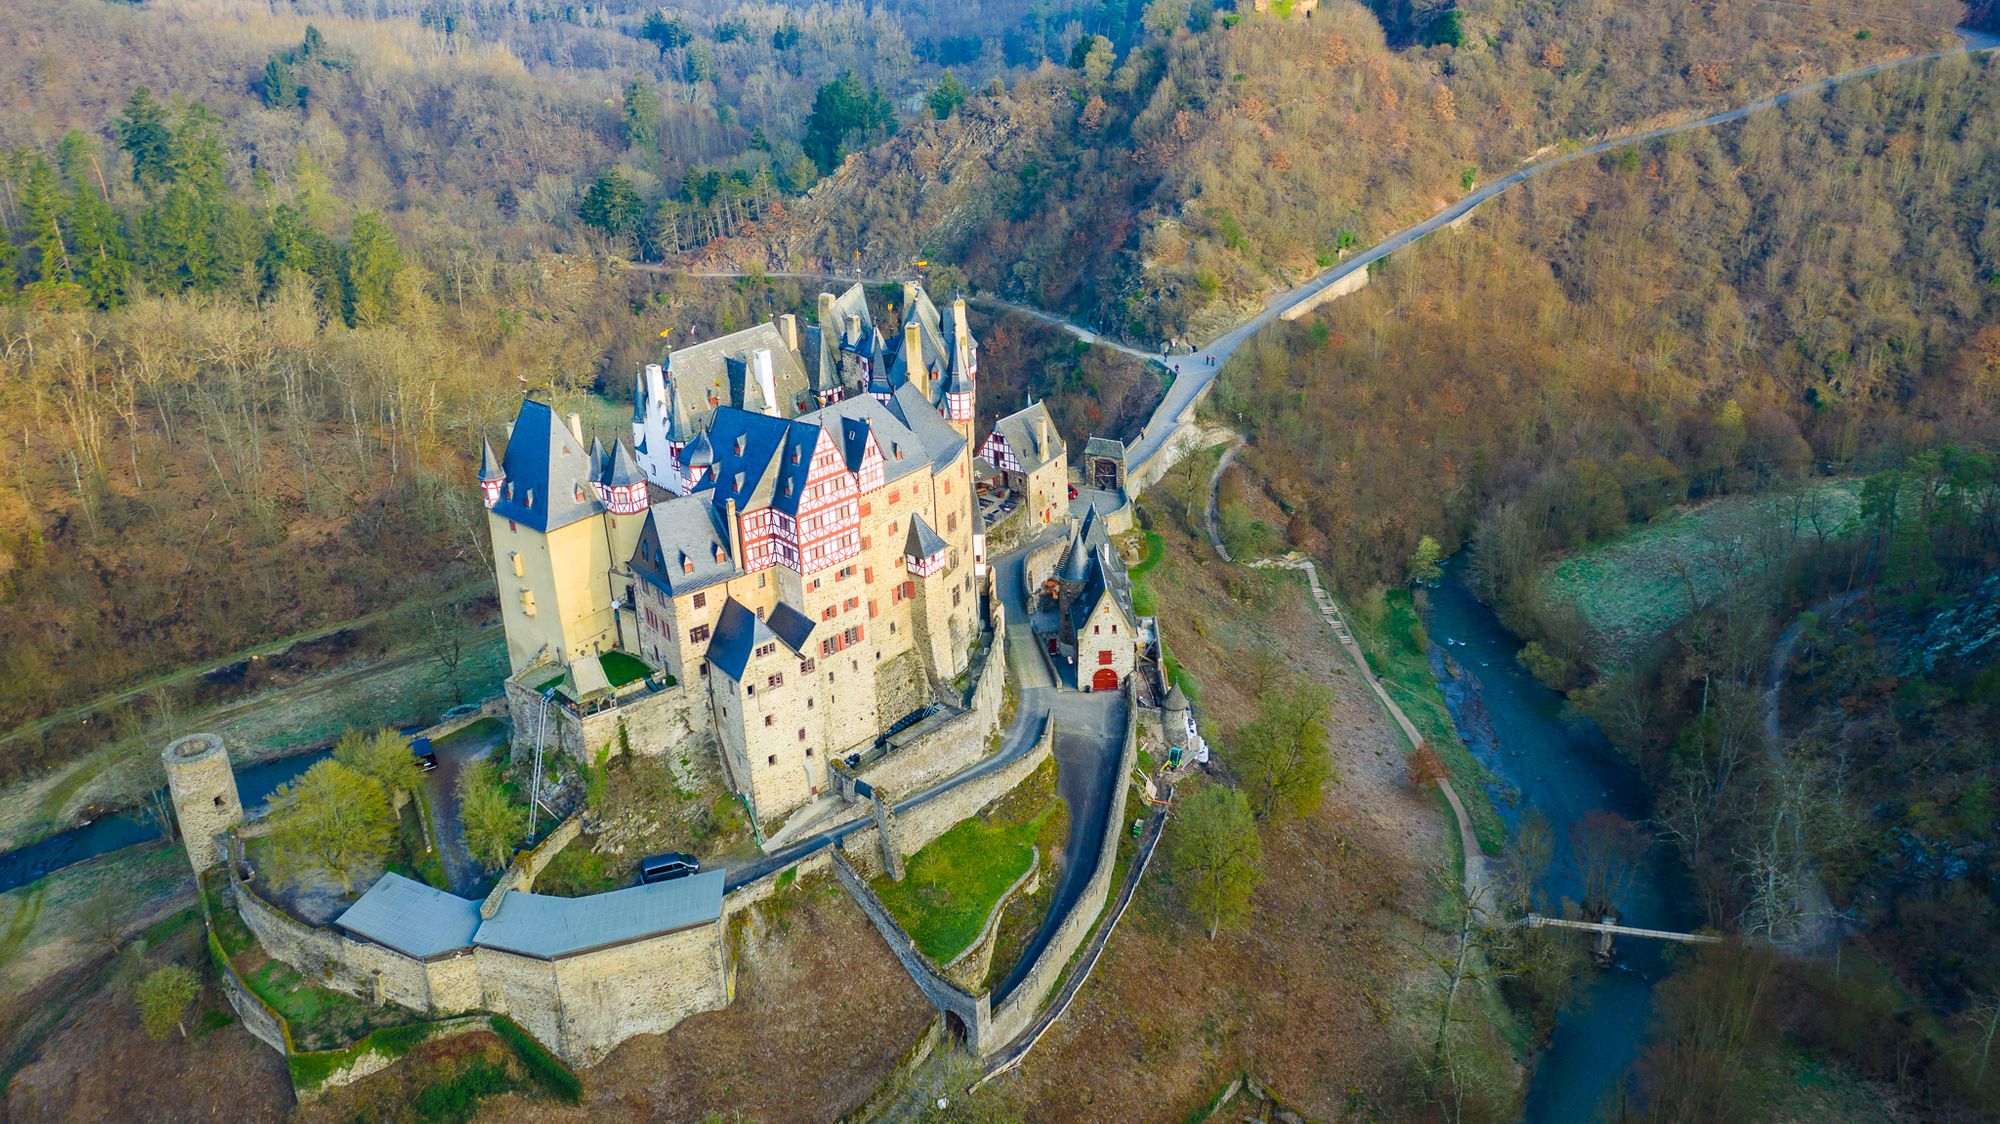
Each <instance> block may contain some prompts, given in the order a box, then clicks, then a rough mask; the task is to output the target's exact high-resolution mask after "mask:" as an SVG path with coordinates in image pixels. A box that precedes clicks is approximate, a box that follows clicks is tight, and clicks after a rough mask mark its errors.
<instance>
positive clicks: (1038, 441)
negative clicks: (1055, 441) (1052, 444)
mask: <svg viewBox="0 0 2000 1124" xmlns="http://www.w3.org/2000/svg"><path fill="white" fill-rule="evenodd" d="M1035 452H1036V454H1038V455H1040V456H1042V457H1044V458H1046V457H1047V456H1048V455H1049V415H1048V414H1047V413H1046V412H1044V413H1040V414H1036V415H1035Z"/></svg>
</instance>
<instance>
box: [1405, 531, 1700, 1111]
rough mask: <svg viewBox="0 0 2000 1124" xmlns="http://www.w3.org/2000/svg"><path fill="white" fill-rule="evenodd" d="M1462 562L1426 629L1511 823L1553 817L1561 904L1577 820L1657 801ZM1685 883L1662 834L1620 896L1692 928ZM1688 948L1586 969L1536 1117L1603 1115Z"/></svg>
mask: <svg viewBox="0 0 2000 1124" xmlns="http://www.w3.org/2000/svg"><path fill="white" fill-rule="evenodd" d="M1465 561H1466V560H1465V556H1464V554H1462V553H1461V554H1460V555H1458V556H1457V557H1455V558H1453V559H1452V560H1451V561H1450V562H1449V563H1448V564H1447V565H1446V567H1445V573H1444V577H1443V578H1442V579H1441V580H1440V581H1439V582H1438V585H1437V587H1436V588H1435V589H1433V590H1431V591H1430V594H1429V606H1428V608H1427V609H1426V610H1425V612H1424V626H1425V629H1426V631H1428V633H1429V634H1430V660H1431V670H1432V672H1433V673H1434V674H1435V675H1436V676H1437V681H1438V686H1439V688H1440V689H1442V690H1443V692H1444V696H1445V702H1446V704H1447V705H1448V706H1449V707H1450V710H1451V715H1452V720H1453V721H1454V722H1455V723H1456V724H1457V726H1458V731H1459V736H1460V737H1462V738H1463V739H1464V740H1465V744H1466V745H1467V747H1468V748H1470V749H1471V751H1472V754H1473V756H1474V757H1476V758H1478V759H1479V761H1480V762H1481V763H1482V764H1484V765H1485V766H1486V767H1487V768H1488V769H1490V770H1492V772H1493V773H1494V774H1496V775H1497V776H1498V777H1499V778H1500V780H1501V782H1502V783H1501V784H1499V785H1496V786H1494V787H1493V788H1492V789H1490V790H1489V791H1490V792H1491V793H1492V795H1493V799H1494V804H1495V806H1496V807H1497V808H1498V809H1499V811H1500V816H1501V818H1502V819H1503V820H1504V821H1505V822H1506V824H1507V827H1508V829H1509V831H1510V832H1511V831H1512V830H1514V829H1515V828H1517V827H1518V826H1519V825H1520V823H1521V821H1522V820H1523V819H1524V818H1526V817H1527V816H1528V815H1529V814H1531V813H1532V812H1535V811H1539V812H1541V813H1542V814H1543V815H1544V816H1546V817H1547V819H1548V821H1549V827H1550V830H1551V834H1552V835H1553V837H1554V839H1553V842H1554V855H1553V858H1552V861H1551V863H1550V868H1549V871H1548V873H1547V875H1546V876H1545V877H1544V878H1543V879H1542V881H1541V883H1540V889H1541V891H1542V892H1543V893H1544V894H1545V895H1546V897H1547V900H1546V901H1545V902H1541V903H1538V905H1537V909H1538V910H1540V911H1542V912H1546V913H1551V914H1554V913H1559V912H1560V911H1561V908H1562V901H1563V899H1564V898H1570V899H1577V898H1580V897H1581V896H1582V892H1581V888H1580V883H1579V879H1578V874H1577V868H1576V864H1575V861H1574V855H1573V852H1572V849H1571V843H1570V836H1571V832H1572V830H1573V829H1574V828H1575V826H1576V825H1577V824H1578V822H1579V821H1581V820H1582V818H1583V817H1584V816H1585V815H1586V814H1587V813H1589V812H1591V811H1593V810H1597V809H1603V810H1606V811H1610V812H1615V813H1617V814H1618V815H1621V816H1624V817H1625V818H1627V819H1629V820H1633V821H1635V822H1639V821H1643V820H1645V819H1646V817H1647V816H1649V815H1650V814H1651V800H1650V798H1649V796H1648V794H1647V791H1646V787H1645V785H1644V783H1643V782H1642V781H1641V780H1640V777H1639V774H1638V772H1637V771H1636V770H1634V769H1633V768H1632V767H1630V766H1629V765H1627V764H1626V763H1625V762H1624V761H1623V760H1621V759H1620V758H1619V757H1618V756H1617V754H1616V752H1615V751H1614V750H1613V749H1612V748H1611V746H1610V744H1609V743H1607V742H1606V741H1605V739H1604V736H1603V735H1602V734H1601V733H1599V732H1598V730H1597V727H1596V726H1595V725H1594V724H1592V723H1589V722H1587V721H1575V722H1572V721H1569V720H1567V719H1565V717H1564V715H1563V698H1562V696H1561V695H1559V694H1557V693H1555V692H1554V691H1551V690H1549V689H1548V688H1546V687H1544V686H1542V685H1541V684H1540V683H1538V682H1536V680H1535V678H1534V677H1533V676H1531V675H1529V674H1528V673H1527V672H1526V671H1525V670H1523V669H1522V668H1521V666H1520V664H1518V663H1517V662H1515V659H1514V653H1515V652H1516V651H1517V650H1518V649H1519V648H1520V641H1519V640H1518V639H1517V638H1516V637H1515V636H1514V635H1513V634H1512V633H1510V632H1508V631H1507V630H1506V628H1505V627H1504V626H1502V625H1501V623H1500V620H1499V618H1498V617H1496V616H1494V614H1493V611H1492V610H1491V609H1489V608H1487V607H1486V606H1485V605H1483V604H1481V603H1480V602H1479V600H1478V599H1477V598H1475V597H1474V596H1473V595H1472V591H1471V590H1470V589H1469V588H1467V586H1466V584H1465ZM1454 671H1456V674H1454ZM1685 883H1686V875H1685V871H1684V869H1683V868H1682V866H1681V863H1680V859H1679V856H1678V855H1676V854H1675V853H1674V850H1673V848H1671V847H1670V846H1668V845H1666V844H1663V843H1662V844H1655V845H1654V847H1653V848H1652V850H1651V851H1650V852H1649V853H1648V855H1647V857H1646V861H1645V862H1644V863H1643V864H1642V867H1641V869H1640V870H1639V872H1638V873H1637V874H1636V875H1635V876H1634V877H1633V878H1632V880H1631V883H1630V885H1629V887H1628V888H1627V889H1626V890H1625V892H1624V893H1623V895H1622V896H1620V897H1619V899H1618V902H1617V904H1618V906H1619V920H1620V921H1621V922H1622V923H1624V924H1628V925H1637V926H1640V927H1644V928H1657V929H1677V930H1688V929H1692V928H1694V927H1695V926H1696V925H1697V924H1699V923H1700V917H1699V910H1698V909H1697V907H1696V906H1695V905H1694V904H1693V902H1692V899H1691V897H1690V895H1688V894H1687V893H1686V892H1685V891H1684V889H1683V887H1684V886H1685ZM1578 939H1579V940H1587V939H1589V938H1588V937H1587V936H1585V935H1579V936H1578ZM1678 955H1680V953H1679V951H1678V949H1677V948H1675V947H1670V946H1668V945H1666V944H1665V943H1664V942H1659V941H1644V940H1620V941H1619V942H1617V944H1616V945H1615V946H1614V948H1613V957H1612V960H1613V962H1612V964H1611V966H1610V967H1609V968H1602V969H1600V968H1587V969H1586V970H1585V971H1586V974H1585V976H1584V977H1583V978H1581V979H1579V980H1578V981H1577V987H1576V991H1575V993H1574V995H1573V996H1572V998H1571V1000H1570V1002H1569V1004H1568V1005H1567V1006H1565V1007H1564V1009H1563V1010H1562V1012H1561V1014H1559V1015H1558V1016H1557V1019H1556V1026H1555V1032H1554V1034H1553V1036H1552V1037H1551V1039H1550V1041H1549V1043H1548V1045H1547V1047H1546V1048H1545V1049H1544V1050H1543V1051H1542V1052H1541V1053H1540V1054H1539V1055H1538V1058H1537V1063H1536V1066H1535V1070H1534V1074H1533V1076H1532V1077H1531V1079H1530V1081H1529V1085H1528V1098H1527V1109H1526V1119H1527V1120H1529V1121H1534V1122H1539V1121H1565V1122H1568V1121H1579V1120H1594V1119H1600V1118H1603V1117H1604V1116H1605V1115H1606V1114H1607V1112H1608V1110H1609V1109H1610V1107H1611V1106H1612V1104H1613V1103H1614V1101H1613V1098H1614V1097H1615V1096H1616V1094H1617V1090H1618V1087H1619V1084H1620V1081H1621V1079H1622V1078H1623V1077H1624V1075H1625V1071H1626V1070H1627V1068H1628V1067H1629V1066H1630V1065H1631V1064H1632V1062H1633V1061H1634V1060H1636V1059H1637V1058H1638V1056H1639V1053H1640V1051H1641V1049H1642V1048H1643V1047H1644V1046H1645V1044H1646V1040H1647V1036H1648V1032H1649V1029H1650V1026H1651V1021H1652V1016H1653V985H1654V984H1655V983H1656V982H1657V981H1659V980H1660V979H1661V978H1663V977H1664V976H1666V975H1667V974H1668V973H1669V972H1671V971H1672V970H1673V964H1674V958H1675V957H1676V956H1678Z"/></svg>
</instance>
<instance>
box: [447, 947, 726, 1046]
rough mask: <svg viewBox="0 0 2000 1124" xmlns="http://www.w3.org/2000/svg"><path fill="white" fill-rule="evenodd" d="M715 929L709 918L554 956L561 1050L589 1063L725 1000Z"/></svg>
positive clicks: (483, 952)
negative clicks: (639, 1036) (675, 929)
mask: <svg viewBox="0 0 2000 1124" xmlns="http://www.w3.org/2000/svg"><path fill="white" fill-rule="evenodd" d="M723 929H724V927H723V924H722V921H721V919H717V920H715V921H711V922H708V923H706V924H702V925H696V926H693V927H691V928H687V929H682V930H679V931H678V932H673V933H662V934H660V935H659V936H656V937H650V938H648V939H646V940H643V941H634V942H632V943H631V944H624V945H618V946H615V947H612V948H606V949H600V950H598V951H596V952H587V953H583V954H581V955H578V956H566V957H563V958H562V959H561V960H558V961H556V962H555V966H556V980H557V984H558V986H559V988H560V992H559V994H560V1000H561V1010H562V1022H563V1039H564V1047H565V1049H564V1050H563V1052H562V1053H563V1057H564V1058H566V1059H568V1060H569V1061H571V1062H575V1063H578V1064H581V1065H596V1064H597V1063H598V1062H599V1061H602V1060H603V1058H604V1056H605V1055H606V1054H609V1053H610V1052H611V1050H612V1049H613V1048H614V1047H616V1046H617V1045H618V1044H619V1043H620V1042H623V1041H625V1040H626V1039H627V1038H630V1037H632V1036H633V1035H635V1034H664V1033H666V1032H667V1031H668V1030H670V1029H672V1028H673V1027H675V1026H677V1025H679V1024H680V1021H681V1020H682V1019H685V1018H687V1017H688V1016H689V1015H695V1014H700V1013H701V1012H703V1011H718V1010H721V1009H722V1008H724V1007H726V1006H728V1005H729V988H728V986H727V984H726V982H725V981H726V977H725V965H724V954H723ZM487 953H488V950H486V949H481V950H480V955H481V956H482V957H483V956H485V955H487ZM501 955H504V954H501Z"/></svg>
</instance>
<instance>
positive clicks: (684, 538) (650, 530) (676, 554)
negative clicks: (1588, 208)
mask: <svg viewBox="0 0 2000 1124" xmlns="http://www.w3.org/2000/svg"><path fill="white" fill-rule="evenodd" d="M718 550H719V551H720V552H721V554H722V558H721V560H720V561H717V560H716V552H717V551H718ZM683 557H685V558H686V559H687V560H688V561H689V562H692V563H693V569H692V570H685V571H684V570H683V569H682V566H681V561H682V558H683ZM631 565H632V570H633V571H634V572H635V573H637V574H638V575H639V576H640V577H641V578H644V579H645V580H646V581H649V582H651V583H653V585H655V586H657V587H659V588H660V589H662V590H665V591H666V593H667V595H668V596H670V597H673V596H679V595H680V594H683V593H692V592H693V591H695V590H697V589H702V588H705V587H707V586H711V585H714V584H715V583H717V582H720V581H725V580H727V579H729V578H733V577H735V576H736V575H737V574H739V573H741V572H742V571H740V570H739V569H737V565H736V559H735V558H734V557H733V556H732V555H731V554H730V553H729V529H728V528H727V527H725V526H724V525H723V514H722V512H720V511H717V510H716V508H715V505H713V504H711V503H710V502H709V501H708V498H707V497H706V496H704V495H699V494H697V495H689V496H674V497H672V498H670V499H664V500H660V501H658V502H656V503H654V504H653V507H652V510H651V511H650V512H648V513H647V515H646V525H645V526H644V527H642V528H640V530H639V545H638V546H637V547H636V548H635V549H634V550H633V552H632V558H631Z"/></svg>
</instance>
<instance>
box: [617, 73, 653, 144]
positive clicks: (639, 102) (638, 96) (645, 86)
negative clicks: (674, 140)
mask: <svg viewBox="0 0 2000 1124" xmlns="http://www.w3.org/2000/svg"><path fill="white" fill-rule="evenodd" d="M659 139H660V94H659V91H657V90H655V89H653V87H652V85H651V84H650V83H647V82H644V81H642V80H640V79H637V78H635V79H633V80H632V84H631V85H629V86H627V87H625V144H626V145H627V146H628V147H631V148H643V149H648V150H650V149H651V148H652V147H653V146H654V145H655V144H656V143H658V142H659Z"/></svg>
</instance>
